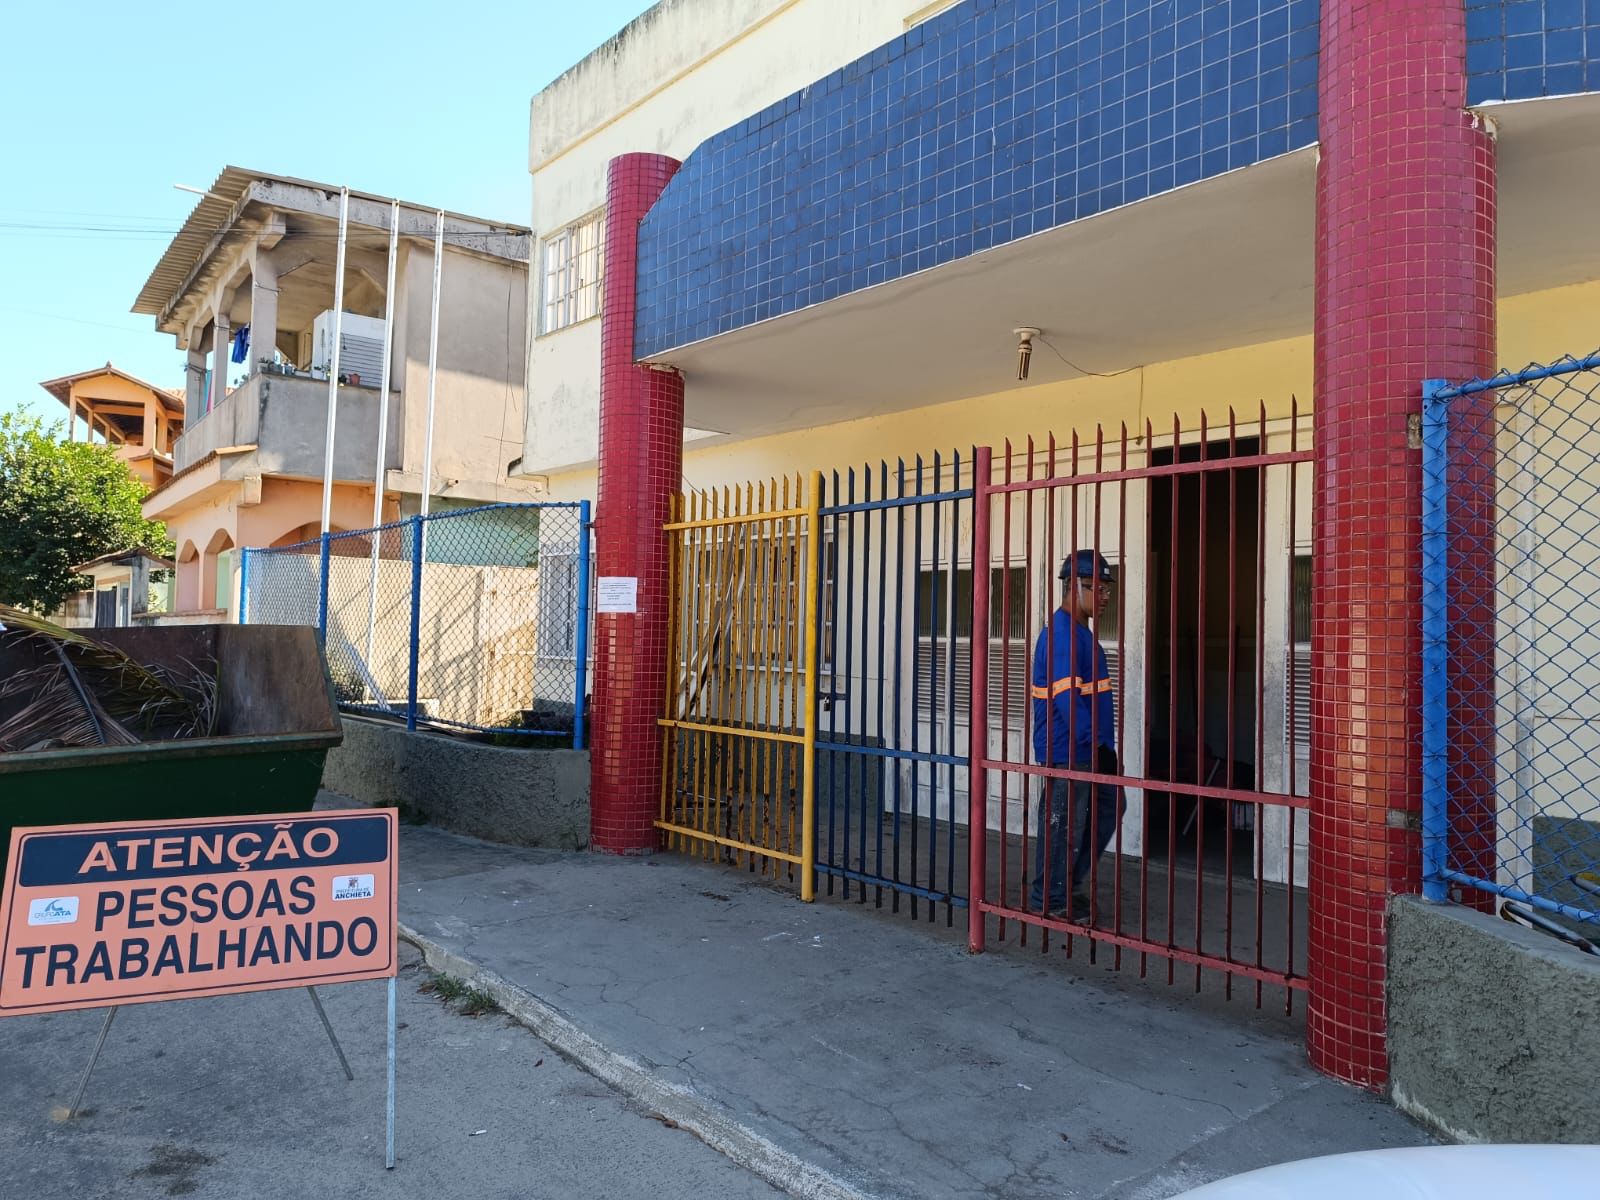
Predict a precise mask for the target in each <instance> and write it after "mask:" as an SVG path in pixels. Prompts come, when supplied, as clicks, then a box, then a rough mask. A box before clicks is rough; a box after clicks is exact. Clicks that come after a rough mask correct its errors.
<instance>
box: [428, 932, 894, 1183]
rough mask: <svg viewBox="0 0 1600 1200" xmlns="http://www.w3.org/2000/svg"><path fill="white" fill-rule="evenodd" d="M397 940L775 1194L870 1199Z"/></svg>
mask: <svg viewBox="0 0 1600 1200" xmlns="http://www.w3.org/2000/svg"><path fill="white" fill-rule="evenodd" d="M399 932H400V937H401V939H402V940H404V941H407V942H410V943H411V944H412V945H414V946H416V947H417V949H418V950H420V951H422V957H423V960H424V961H425V962H426V963H427V964H428V966H429V967H431V968H432V969H433V970H435V971H438V972H440V973H442V974H447V975H454V976H455V977H456V978H458V979H461V980H464V981H465V982H467V983H468V984H470V985H471V986H472V987H475V988H478V989H479V990H480V991H484V992H487V993H488V994H489V995H491V996H493V997H494V1001H495V1003H496V1004H498V1005H499V1006H500V1007H501V1008H502V1009H504V1010H505V1011H506V1013H507V1015H509V1016H510V1017H511V1018H512V1019H513V1020H514V1021H516V1022H517V1023H518V1024H519V1025H522V1026H525V1027H526V1028H527V1029H528V1030H530V1031H531V1032H532V1033H533V1034H534V1035H535V1036H536V1037H538V1038H539V1039H540V1040H541V1041H544V1042H545V1043H547V1044H548V1045H549V1046H550V1047H551V1049H553V1050H555V1051H556V1052H557V1053H559V1054H562V1055H564V1056H566V1057H567V1058H569V1059H571V1060H572V1061H573V1062H575V1063H577V1064H578V1065H579V1066H580V1067H582V1068H583V1069H584V1070H585V1071H587V1072H589V1074H591V1075H593V1076H594V1077H595V1078H596V1079H599V1080H600V1081H601V1082H602V1083H605V1084H608V1085H609V1086H611V1087H613V1088H615V1089H616V1090H617V1091H619V1092H621V1093H622V1094H623V1095H624V1096H626V1097H627V1098H628V1099H629V1100H632V1101H633V1102H634V1103H636V1104H638V1105H639V1106H641V1107H642V1108H644V1109H646V1110H647V1111H649V1112H650V1113H652V1114H654V1115H656V1116H660V1117H664V1118H666V1119H668V1120H670V1121H672V1122H673V1123H674V1124H676V1125H678V1126H680V1127H681V1128H683V1129H686V1130H688V1131H689V1132H690V1133H693V1134H694V1135H695V1136H696V1137H698V1138H699V1139H700V1140H701V1141H703V1142H704V1143H705V1144H706V1145H708V1146H710V1147H711V1148H712V1149H713V1150H715V1151H717V1152H718V1153H720V1154H722V1155H724V1156H725V1157H727V1158H729V1159H731V1160H732V1161H733V1162H735V1163H737V1164H738V1165H739V1166H741V1167H743V1168H744V1169H745V1170H747V1171H749V1172H750V1173H751V1174H753V1175H756V1176H758V1177H759V1178H761V1179H763V1180H765V1181H766V1182H767V1183H770V1184H771V1185H772V1186H773V1187H775V1188H778V1189H779V1190H781V1191H783V1192H786V1193H788V1194H789V1195H791V1196H794V1197H797V1200H873V1197H872V1195H871V1193H869V1192H863V1191H861V1190H860V1189H858V1188H856V1187H854V1186H852V1185H851V1184H849V1183H846V1182H845V1181H844V1180H842V1179H840V1178H839V1177H838V1176H837V1175H834V1174H832V1173H831V1172H829V1171H825V1170H823V1169H822V1168H821V1167H818V1166H815V1165H814V1164H812V1163H808V1162H806V1161H805V1160H804V1159H803V1158H800V1157H799V1156H798V1155H796V1154H794V1153H793V1152H791V1151H789V1150H785V1149H784V1148H783V1147H781V1146H779V1145H777V1144H776V1143H775V1142H773V1141H772V1140H771V1139H770V1138H767V1137H763V1136H762V1135H761V1134H759V1133H757V1132H756V1131H755V1130H753V1129H750V1128H749V1127H748V1126H745V1125H741V1124H740V1123H739V1122H738V1121H735V1120H733V1119H732V1118H731V1117H729V1116H727V1115H726V1114H724V1113H723V1112H721V1111H719V1110H718V1107H717V1106H714V1105H713V1104H711V1103H709V1102H707V1101H706V1100H703V1099H701V1098H700V1097H698V1096H696V1095H695V1094H694V1093H693V1092H692V1091H690V1090H689V1089H687V1088H684V1087H681V1086H679V1085H677V1084H671V1083H667V1082H666V1081H665V1080H662V1079H658V1078H657V1077H656V1076H655V1075H653V1074H651V1073H650V1071H649V1070H648V1069H646V1068H645V1067H644V1066H642V1065H640V1064H639V1063H638V1062H635V1061H634V1060H633V1059H631V1058H629V1057H627V1056H626V1055H623V1054H618V1053H617V1052H616V1051H615V1050H612V1049H610V1048H609V1047H607V1046H604V1045H602V1044H601V1043H600V1042H598V1041H596V1040H595V1039H594V1038H592V1037H590V1036H589V1035H588V1034H587V1033H585V1032H584V1031H583V1030H582V1029H580V1028H579V1027H578V1026H577V1025H576V1024H574V1023H573V1021H572V1020H571V1019H570V1018H568V1017H566V1016H563V1015H562V1014H561V1013H560V1012H559V1011H557V1010H556V1009H555V1008H552V1007H551V1006H550V1005H549V1004H546V1003H545V1002H544V1001H543V1000H541V999H539V998H538V997H537V996H535V995H533V994H532V993H531V992H528V991H525V990H523V989H522V988H520V987H518V986H517V985H516V984H514V983H510V982H509V981H507V980H505V979H502V978H501V977H500V976H498V975H496V974H495V973H494V972H493V971H488V970H485V969H484V968H483V967H481V966H479V965H478V964H477V963H475V962H472V961H471V960H470V959H466V958H463V957H461V956H460V955H459V954H456V953H455V952H454V951H452V950H447V949H446V948H445V947H443V946H441V945H439V943H437V942H435V941H433V940H432V939H431V938H428V937H426V936H424V935H423V934H421V933H418V932H417V931H416V930H415V929H413V928H411V927H410V926H409V925H405V924H401V925H400V930H399Z"/></svg>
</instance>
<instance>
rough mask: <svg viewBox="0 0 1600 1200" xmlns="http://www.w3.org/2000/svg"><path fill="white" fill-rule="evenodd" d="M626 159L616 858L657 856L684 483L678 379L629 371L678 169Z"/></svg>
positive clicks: (603, 732)
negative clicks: (626, 586) (675, 515)
mask: <svg viewBox="0 0 1600 1200" xmlns="http://www.w3.org/2000/svg"><path fill="white" fill-rule="evenodd" d="M678 166H679V164H678V162H677V161H676V160H674V159H671V158H666V157H664V156H662V155H659V154H626V155H623V156H622V157H620V158H614V159H612V160H611V166H610V168H609V170H608V171H607V173H606V264H605V280H604V286H605V310H604V312H603V314H602V316H601V324H600V343H601V350H600V355H601V368H600V487H599V495H598V498H597V500H598V502H597V504H596V508H595V536H596V559H597V564H596V566H597V571H598V573H599V574H600V575H603V576H628V577H632V578H635V579H637V580H638V611H637V612H634V613H603V614H601V615H600V616H599V617H597V618H596V620H595V649H594V662H595V671H594V704H593V706H592V711H593V716H594V724H593V736H592V739H591V749H592V753H591V756H590V763H591V766H590V771H591V782H590V808H589V811H590V816H589V832H590V842H591V844H592V845H593V846H594V848H595V849H596V850H600V851H604V852H607V853H612V854H647V853H649V852H650V851H652V850H654V849H655V848H656V844H657V839H656V831H655V828H654V826H653V824H652V822H653V821H654V819H655V815H656V811H657V808H658V806H659V805H660V801H661V730H660V728H659V727H658V726H657V724H656V722H657V721H658V720H659V719H660V717H661V715H662V699H663V694H664V692H665V689H666V671H667V603H668V598H667V541H666V535H665V534H664V533H663V532H662V529H661V526H662V525H663V524H664V523H665V521H666V519H667V512H668V502H669V500H670V498H671V496H672V495H673V493H674V492H676V491H677V490H678V488H679V486H680V480H681V478H682V474H683V377H682V376H680V375H679V374H677V373H676V372H675V371H659V370H652V369H651V368H649V367H644V366H639V365H638V364H636V363H635V361H634V354H633V329H634V313H635V310H636V283H637V279H636V270H637V254H638V244H639V222H640V221H641V220H642V219H643V218H644V215H645V213H646V212H648V211H649V209H650V206H651V205H652V204H654V203H655V201H656V198H657V197H658V196H660V194H661V191H662V189H663V188H665V187H666V186H667V182H668V181H669V180H670V179H671V178H672V176H673V174H674V173H675V172H676V171H677V169H678Z"/></svg>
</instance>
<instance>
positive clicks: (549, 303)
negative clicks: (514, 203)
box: [540, 210, 606, 333]
mask: <svg viewBox="0 0 1600 1200" xmlns="http://www.w3.org/2000/svg"><path fill="white" fill-rule="evenodd" d="M605 238H606V220H605V212H604V211H603V210H602V211H599V212H594V213H590V214H589V215H588V216H587V217H584V218H583V220H581V221H577V222H575V223H574V224H571V225H568V226H567V227H566V228H565V229H563V230H562V231H561V232H560V233H557V234H552V235H551V236H550V237H548V238H546V239H545V241H544V259H543V266H544V309H543V317H542V318H541V324H540V332H541V333H554V332H555V331H556V330H558V329H565V328H566V327H567V326H569V325H576V324H577V323H578V322H579V321H587V320H588V319H589V318H590V317H597V316H599V315H600V302H601V295H600V274H601V271H602V270H603V269H604V268H605Z"/></svg>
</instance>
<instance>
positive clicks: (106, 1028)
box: [67, 1004, 118, 1121]
mask: <svg viewBox="0 0 1600 1200" xmlns="http://www.w3.org/2000/svg"><path fill="white" fill-rule="evenodd" d="M117 1007H118V1006H117V1005H115V1004H113V1005H112V1006H111V1007H110V1008H108V1009H106V1019H105V1023H104V1024H102V1025H101V1026H100V1036H99V1037H97V1038H96V1039H95V1041H94V1053H93V1054H91V1055H89V1065H88V1066H86V1067H84V1069H83V1078H82V1079H80V1080H79V1081H78V1094H77V1095H76V1096H74V1097H73V1098H72V1107H71V1108H69V1109H67V1120H69V1121H70V1120H72V1118H74V1117H76V1116H77V1115H78V1109H79V1108H80V1107H81V1106H82V1104H83V1094H84V1093H85V1092H87V1091H88V1090H89V1076H91V1075H93V1074H94V1065H95V1063H97V1062H99V1061H100V1051H102V1050H104V1049H105V1045H106V1034H108V1033H110V1032H111V1022H112V1021H115V1020H116V1019H117Z"/></svg>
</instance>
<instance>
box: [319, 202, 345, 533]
mask: <svg viewBox="0 0 1600 1200" xmlns="http://www.w3.org/2000/svg"><path fill="white" fill-rule="evenodd" d="M349 228H350V189H349V188H347V187H346V188H340V189H339V253H338V262H337V265H336V266H335V267H334V275H333V358H332V360H331V361H330V362H329V363H328V433H327V438H326V449H327V452H326V454H324V455H323V460H322V532H323V533H327V532H328V530H329V529H330V528H331V527H332V523H333V430H334V418H335V416H336V415H337V414H336V410H337V408H338V402H339V343H340V341H341V340H342V339H343V335H344V245H345V236H346V234H347V233H348V232H349Z"/></svg>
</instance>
